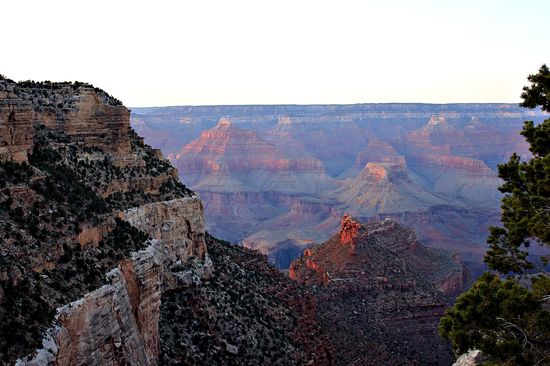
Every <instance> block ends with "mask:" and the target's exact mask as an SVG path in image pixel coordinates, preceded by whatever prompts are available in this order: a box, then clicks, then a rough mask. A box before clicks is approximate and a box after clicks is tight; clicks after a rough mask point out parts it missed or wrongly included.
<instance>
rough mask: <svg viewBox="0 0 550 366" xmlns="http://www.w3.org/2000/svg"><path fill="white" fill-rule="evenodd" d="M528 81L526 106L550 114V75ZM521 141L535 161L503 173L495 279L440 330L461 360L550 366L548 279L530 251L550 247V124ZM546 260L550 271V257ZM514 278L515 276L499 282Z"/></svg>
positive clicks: (528, 125)
mask: <svg viewBox="0 0 550 366" xmlns="http://www.w3.org/2000/svg"><path fill="white" fill-rule="evenodd" d="M528 80H529V81H530V82H531V85H530V86H526V87H524V88H523V93H522V95H521V97H522V99H523V103H522V104H521V106H523V107H527V108H537V107H540V108H541V109H542V110H543V111H546V112H550V70H549V69H548V67H547V66H546V65H543V66H542V67H541V68H540V70H539V72H538V73H537V74H534V75H529V77H528ZM521 134H522V135H523V136H524V137H525V138H526V140H527V142H528V143H529V145H530V151H531V153H532V157H531V159H530V160H529V161H521V159H520V157H519V156H518V155H517V154H513V155H512V157H511V158H510V160H509V161H508V162H507V163H505V164H501V165H499V167H498V170H499V177H500V178H501V179H502V180H503V181H504V183H503V185H502V186H501V187H500V188H499V190H500V191H501V192H502V193H504V197H503V198H502V206H501V207H502V218H501V221H502V225H503V226H502V227H491V228H490V235H489V238H488V240H487V242H488V243H489V245H490V246H489V250H488V251H487V253H486V255H485V262H486V263H487V264H488V265H489V268H490V269H492V270H494V271H496V272H494V273H485V274H484V275H483V276H481V278H479V279H478V280H477V281H476V282H475V283H474V284H473V285H472V287H471V288H470V289H469V290H468V291H467V292H465V293H463V294H462V295H460V296H459V297H458V299H457V301H456V303H455V305H454V306H453V307H452V308H451V309H448V310H447V312H446V315H445V316H444V317H443V318H442V319H441V322H440V326H439V330H440V333H441V335H442V336H443V337H445V338H447V339H449V340H450V341H451V343H452V346H453V349H454V351H455V353H456V354H457V355H460V354H462V353H465V352H467V351H468V350H469V349H480V350H482V351H483V352H485V353H486V354H488V355H490V356H491V357H492V359H493V361H491V362H492V363H494V364H499V365H550V311H549V308H550V306H549V303H550V296H549V294H550V276H549V275H548V273H547V272H546V271H545V269H544V268H537V263H536V262H534V261H533V260H532V259H531V257H530V256H529V247H530V246H531V245H542V246H544V247H545V249H548V247H550V154H549V153H550V119H546V120H545V121H543V122H542V123H541V124H538V125H535V124H534V123H533V121H526V122H525V123H524V126H523V130H522V132H521ZM541 259H542V263H543V264H547V259H548V258H547V257H544V256H543V257H542V258H541ZM510 273H512V274H516V276H514V277H510V278H507V279H504V280H503V279H501V276H502V275H507V274H510ZM529 273H530V274H529ZM534 273H536V275H535V274H534ZM519 274H522V275H524V278H523V279H522V280H521V281H519V280H518V276H517V275H519ZM520 278H521V277H520ZM529 281H530V282H531V284H530V286H527V284H526V283H528V282H529Z"/></svg>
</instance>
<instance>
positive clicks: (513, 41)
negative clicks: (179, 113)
mask: <svg viewBox="0 0 550 366" xmlns="http://www.w3.org/2000/svg"><path fill="white" fill-rule="evenodd" d="M0 13H1V14H2V47H1V49H0V73H1V74H4V75H5V76H7V77H9V78H11V79H14V80H28V79H32V80H51V81H74V80H79V81H84V82H89V83H92V84H94V85H95V86H97V87H100V88H102V89H104V90H106V91H107V92H108V93H110V94H112V95H113V96H115V97H116V98H118V99H120V100H122V102H123V103H124V104H125V105H127V106H130V107H145V106H168V105H216V104H325V103H338V104H344V103H383V102H425V103H458V102H510V103H517V102H519V101H520V98H519V95H520V94H521V88H522V87H523V86H524V85H527V80H526V77H527V75H529V74H532V73H536V72H537V70H538V68H539V67H540V66H541V65H542V64H543V63H550V27H548V23H549V22H550V1H548V0H521V1H519V0H475V1H474V0H461V1H455V0H453V1H451V0H419V1H414V0H401V1H399V0H385V1H382V0H380V1H369V0H362V1H351V0H349V1H348V0H335V1H324V0H315V1H308V0H276V1H271V0H255V1H245V0H231V1H229V0H220V1H214V0H155V1H140V0H134V1H123V0H94V1H92V0H66V1H65V0H49V1H44V0H17V1H13V0H4V1H2V5H1V6H0Z"/></svg>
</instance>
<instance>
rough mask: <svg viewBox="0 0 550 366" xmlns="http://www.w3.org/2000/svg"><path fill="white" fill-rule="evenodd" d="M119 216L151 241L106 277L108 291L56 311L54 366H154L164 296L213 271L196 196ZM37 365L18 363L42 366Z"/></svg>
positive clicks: (51, 358)
mask: <svg viewBox="0 0 550 366" xmlns="http://www.w3.org/2000/svg"><path fill="white" fill-rule="evenodd" d="M120 217H121V218H122V219H124V220H126V221H127V222H129V223H130V224H131V225H133V226H134V227H137V228H139V229H141V230H143V231H145V232H147V233H148V234H149V235H150V237H151V238H153V240H152V241H151V243H150V245H149V246H148V247H147V248H146V249H145V250H143V251H140V252H137V253H134V254H132V256H131V258H130V259H127V260H124V261H122V262H121V263H120V264H119V266H118V267H117V268H115V269H113V270H112V271H111V272H109V274H108V275H107V278H108V281H109V284H107V285H104V286H103V287H101V288H99V289H97V290H95V291H93V292H91V293H89V294H87V295H86V296H85V297H84V298H83V299H80V300H78V301H76V302H74V303H71V304H69V305H67V306H64V307H62V308H60V309H58V311H57V316H56V326H55V328H54V329H52V330H50V331H49V332H50V335H51V337H50V339H48V347H49V348H51V350H52V352H48V350H47V349H46V350H44V349H43V350H39V351H38V355H39V357H41V358H42V357H45V355H48V354H49V356H48V360H49V361H51V362H54V363H55V364H56V365H89V364H140V365H155V364H156V363H157V358H158V352H159V344H160V341H159V330H158V329H159V328H158V326H159V325H158V324H159V316H160V304H161V296H162V293H163V291H165V290H166V289H168V288H172V289H173V288H177V287H178V286H187V285H190V284H192V283H198V282H200V280H201V279H202V278H205V277H208V276H210V274H211V271H212V262H211V261H210V259H209V258H208V255H207V252H206V243H205V232H204V218H203V213H202V203H201V201H200V200H199V199H198V198H197V197H190V198H181V199H176V200H172V201H166V202H156V203H151V204H147V205H143V206H140V207H137V208H132V209H129V210H126V211H124V212H122V213H121V214H120ZM41 362H42V361H41V359H37V358H34V359H30V360H21V361H19V364H20V365H26V364H28V365H34V364H41Z"/></svg>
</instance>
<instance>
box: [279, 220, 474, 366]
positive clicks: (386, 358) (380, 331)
mask: <svg viewBox="0 0 550 366" xmlns="http://www.w3.org/2000/svg"><path fill="white" fill-rule="evenodd" d="M289 273H290V277H291V278H293V279H295V280H296V281H298V282H300V283H304V284H308V285H310V286H317V288H316V291H315V296H316V299H317V307H318V312H319V316H318V318H319V321H320V323H321V327H322V329H324V330H325V331H326V332H327V335H328V337H329V341H330V343H331V345H332V346H333V347H334V352H335V354H337V355H339V357H338V358H337V359H335V364H337V365H417V364H418V365H449V364H450V363H451V360H452V353H451V351H450V348H449V345H448V344H447V343H446V342H444V341H443V340H442V339H441V338H439V337H438V335H437V325H438V323H439V318H440V317H441V316H442V314H443V310H444V308H445V303H446V301H448V298H447V296H446V294H453V293H454V294H456V293H457V292H458V291H460V289H461V287H462V284H463V279H464V270H463V268H462V264H461V263H460V261H459V260H458V258H453V257H452V256H451V255H450V254H449V253H448V252H447V251H442V250H439V249H431V248H427V247H424V246H423V245H422V244H420V242H419V241H418V238H417V236H416V235H415V233H414V231H413V230H411V229H407V228H404V227H402V226H400V225H398V224H397V223H395V222H394V221H393V220H390V219H387V220H384V221H382V222H373V223H370V224H367V225H363V224H361V223H360V222H358V221H357V220H356V219H354V218H352V217H350V216H344V218H343V220H342V223H341V227H340V231H339V232H338V233H337V234H336V235H335V236H333V237H332V238H331V239H329V240H328V241H326V242H324V243H322V244H318V245H315V246H313V247H311V248H308V249H306V250H304V253H303V255H302V256H301V257H300V258H299V259H297V260H295V261H294V262H293V263H292V265H291V266H290V271H289Z"/></svg>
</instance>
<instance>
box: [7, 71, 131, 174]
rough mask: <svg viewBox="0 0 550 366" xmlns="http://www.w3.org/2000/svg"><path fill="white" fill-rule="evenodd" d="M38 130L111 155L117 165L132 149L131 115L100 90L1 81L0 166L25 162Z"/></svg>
mask: <svg viewBox="0 0 550 366" xmlns="http://www.w3.org/2000/svg"><path fill="white" fill-rule="evenodd" d="M39 124H40V125H44V126H46V127H48V128H55V129H59V130H62V131H64V132H65V133H66V134H67V135H68V136H70V137H71V139H73V140H74V141H79V142H81V143H82V144H84V145H85V146H89V147H97V148H101V149H103V150H107V151H112V152H116V153H117V154H118V156H119V157H120V163H121V164H124V161H125V159H124V157H125V153H127V152H129V150H130V147H131V146H130V139H129V135H128V128H129V126H130V112H129V111H128V109H127V108H126V107H124V106H122V105H121V103H120V102H119V101H117V100H116V99H114V98H112V97H110V96H109V95H108V94H106V93H105V92H103V91H102V90H100V89H97V88H94V87H92V86H91V85H88V84H83V83H49V82H46V83H35V82H24V83H14V82H12V81H11V80H6V79H4V80H0V161H6V160H14V161H19V162H22V161H27V159H28V157H27V154H28V152H29V150H30V148H31V146H32V143H33V135H34V127H35V126H36V125H39Z"/></svg>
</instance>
